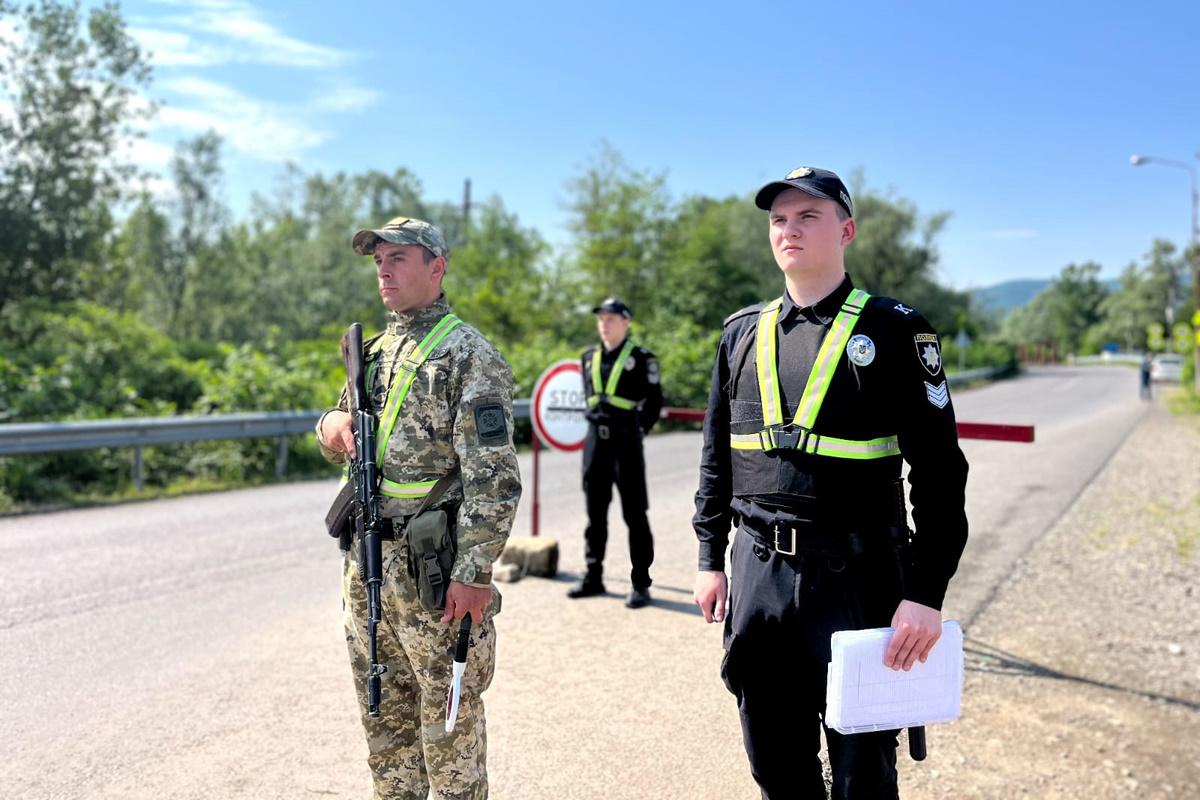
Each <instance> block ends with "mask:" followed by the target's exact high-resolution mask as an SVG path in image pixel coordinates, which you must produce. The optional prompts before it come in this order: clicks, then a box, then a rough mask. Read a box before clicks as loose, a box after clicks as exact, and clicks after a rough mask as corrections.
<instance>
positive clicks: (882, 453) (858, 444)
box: [805, 436, 900, 459]
mask: <svg viewBox="0 0 1200 800" xmlns="http://www.w3.org/2000/svg"><path fill="white" fill-rule="evenodd" d="M805 450H807V451H808V452H810V453H816V454H817V455H819V456H833V457H835V458H855V459H870V458H887V457H888V456H898V455H900V440H899V439H897V438H896V437H895V436H881V437H880V438H878V439H866V440H854V439H837V438H834V437H832V436H813V437H812V439H810V440H809V443H808V447H806V448H805Z"/></svg>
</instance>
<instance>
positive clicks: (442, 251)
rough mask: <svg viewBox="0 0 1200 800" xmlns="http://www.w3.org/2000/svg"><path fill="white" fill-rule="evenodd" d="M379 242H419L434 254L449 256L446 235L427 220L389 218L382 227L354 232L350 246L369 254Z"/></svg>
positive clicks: (363, 253)
mask: <svg viewBox="0 0 1200 800" xmlns="http://www.w3.org/2000/svg"><path fill="white" fill-rule="evenodd" d="M380 242H391V243H392V244H419V245H421V246H422V247H424V248H426V249H427V250H428V251H429V252H431V253H433V255H434V256H435V257H436V256H442V257H444V258H449V257H450V248H449V247H447V246H446V237H444V236H442V232H441V231H439V230H438V229H437V228H435V227H434V226H433V225H430V224H429V223H428V222H425V221H424V220H419V219H412V218H410V217H396V218H394V219H389V220H388V221H387V222H386V223H384V225H383V227H382V228H376V229H375V230H362V231H359V232H358V233H356V234H354V239H353V240H352V241H351V246H352V247H353V248H354V252H356V253H358V254H359V255H360V256H369V255H371V254H372V253H374V252H375V246H376V245H377V244H379V243H380Z"/></svg>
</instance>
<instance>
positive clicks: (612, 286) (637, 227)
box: [567, 144, 671, 316]
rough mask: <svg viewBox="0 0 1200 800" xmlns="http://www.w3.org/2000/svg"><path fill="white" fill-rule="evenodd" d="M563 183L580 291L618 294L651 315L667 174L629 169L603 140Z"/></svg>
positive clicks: (665, 219)
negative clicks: (578, 170) (583, 165)
mask: <svg viewBox="0 0 1200 800" xmlns="http://www.w3.org/2000/svg"><path fill="white" fill-rule="evenodd" d="M567 187H568V190H569V191H570V193H571V201H570V203H569V208H570V211H571V213H572V218H571V221H570V229H571V231H572V233H574V234H575V241H574V253H573V256H574V266H575V269H576V271H577V272H578V274H579V276H580V278H581V279H582V287H581V289H582V291H583V292H585V293H586V295H585V296H586V297H588V298H594V299H595V300H597V301H598V300H600V299H601V298H603V297H604V296H607V295H618V296H620V297H622V298H623V299H624V300H625V301H626V302H628V303H629V304H630V306H632V307H633V309H634V311H635V313H637V314H638V315H639V316H644V315H652V314H654V313H655V308H654V303H653V302H651V300H652V298H653V297H654V296H655V293H656V291H657V290H659V289H660V288H661V285H662V281H661V266H662V258H663V237H664V234H665V231H666V228H667V225H668V223H669V220H670V213H671V203H670V199H669V197H668V196H667V191H666V177H665V176H664V175H662V174H657V175H656V174H651V173H647V172H642V171H639V170H635V169H633V168H631V167H630V166H629V165H628V164H627V163H626V162H625V160H624V159H623V158H622V157H621V155H620V154H619V153H618V152H617V151H616V150H615V149H613V148H612V146H610V145H608V144H604V145H602V146H601V149H600V152H599V154H598V155H597V156H596V157H595V158H594V159H593V160H592V161H591V163H589V164H588V165H587V167H586V168H585V169H584V171H583V173H582V174H581V175H578V176H576V177H574V178H572V179H571V180H570V181H569V182H568V184H567Z"/></svg>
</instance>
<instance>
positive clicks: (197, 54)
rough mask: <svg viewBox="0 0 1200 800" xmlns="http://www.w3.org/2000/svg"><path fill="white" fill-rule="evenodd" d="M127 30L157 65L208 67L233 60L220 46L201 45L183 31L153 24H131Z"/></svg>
mask: <svg viewBox="0 0 1200 800" xmlns="http://www.w3.org/2000/svg"><path fill="white" fill-rule="evenodd" d="M129 34H130V35H131V36H132V37H133V38H134V39H135V40H136V41H137V43H138V44H139V45H141V47H142V49H144V50H146V51H147V52H148V53H149V54H150V60H151V61H152V62H153V63H154V64H155V65H156V66H160V67H211V66H215V65H217V64H223V63H225V62H227V61H230V60H232V56H231V55H230V54H229V53H228V52H224V51H222V50H221V49H220V48H215V47H210V46H207V45H202V44H200V43H198V42H196V40H195V39H193V38H192V37H191V36H189V35H188V34H186V33H178V32H176V31H164V30H157V29H154V28H130V29H129Z"/></svg>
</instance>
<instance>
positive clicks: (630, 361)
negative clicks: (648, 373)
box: [625, 356, 637, 372]
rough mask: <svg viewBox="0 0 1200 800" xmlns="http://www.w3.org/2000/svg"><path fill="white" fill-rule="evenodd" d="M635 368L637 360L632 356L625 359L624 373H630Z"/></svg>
mask: <svg viewBox="0 0 1200 800" xmlns="http://www.w3.org/2000/svg"><path fill="white" fill-rule="evenodd" d="M636 366H637V359H636V358H634V357H633V356H630V357H629V358H627V359H625V371H626V372H630V371H632V370H633V368H634V367H636Z"/></svg>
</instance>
